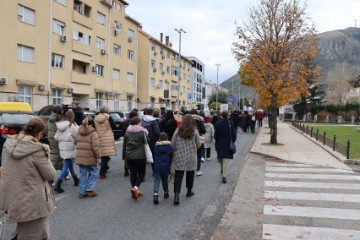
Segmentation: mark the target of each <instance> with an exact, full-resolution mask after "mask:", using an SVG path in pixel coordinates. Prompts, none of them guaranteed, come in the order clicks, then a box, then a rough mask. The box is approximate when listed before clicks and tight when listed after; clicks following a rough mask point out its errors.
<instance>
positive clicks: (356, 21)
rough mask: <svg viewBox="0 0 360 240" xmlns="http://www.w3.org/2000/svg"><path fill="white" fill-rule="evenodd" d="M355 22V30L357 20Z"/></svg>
mask: <svg viewBox="0 0 360 240" xmlns="http://www.w3.org/2000/svg"><path fill="white" fill-rule="evenodd" d="M354 21H355V28H356V22H357V20H356V19H355V20H354Z"/></svg>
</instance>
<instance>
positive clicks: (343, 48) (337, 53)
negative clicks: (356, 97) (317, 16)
mask: <svg viewBox="0 0 360 240" xmlns="http://www.w3.org/2000/svg"><path fill="white" fill-rule="evenodd" d="M318 37H319V45H318V56H317V59H316V60H317V63H318V64H319V65H320V66H321V67H322V71H321V76H320V80H321V82H322V83H324V84H326V83H327V82H328V78H329V74H333V72H331V70H335V71H336V69H339V67H337V66H339V65H341V66H342V69H344V70H345V71H346V76H344V78H350V79H344V80H354V79H355V78H356V76H358V75H359V74H360V28H355V27H351V28H346V29H340V30H334V31H329V32H324V33H319V34H318ZM340 75H344V74H340Z"/></svg>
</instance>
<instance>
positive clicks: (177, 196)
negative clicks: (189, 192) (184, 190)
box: [174, 192, 180, 205]
mask: <svg viewBox="0 0 360 240" xmlns="http://www.w3.org/2000/svg"><path fill="white" fill-rule="evenodd" d="M179 204H180V198H179V193H178V192H176V193H175V198H174V205H179Z"/></svg>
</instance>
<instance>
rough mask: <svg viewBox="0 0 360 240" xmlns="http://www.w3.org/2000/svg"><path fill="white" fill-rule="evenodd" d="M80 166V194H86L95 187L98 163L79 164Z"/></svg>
mask: <svg viewBox="0 0 360 240" xmlns="http://www.w3.org/2000/svg"><path fill="white" fill-rule="evenodd" d="M79 167H80V184H79V186H80V190H79V192H80V194H85V193H86V192H88V191H92V190H94V189H95V186H96V180H97V176H98V165H97V164H94V165H90V166H84V165H79Z"/></svg>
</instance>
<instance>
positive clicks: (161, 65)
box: [160, 63, 164, 71]
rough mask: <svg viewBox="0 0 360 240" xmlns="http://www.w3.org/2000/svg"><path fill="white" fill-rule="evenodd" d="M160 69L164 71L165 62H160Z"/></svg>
mask: <svg viewBox="0 0 360 240" xmlns="http://www.w3.org/2000/svg"><path fill="white" fill-rule="evenodd" d="M160 71H164V64H162V63H160Z"/></svg>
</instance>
